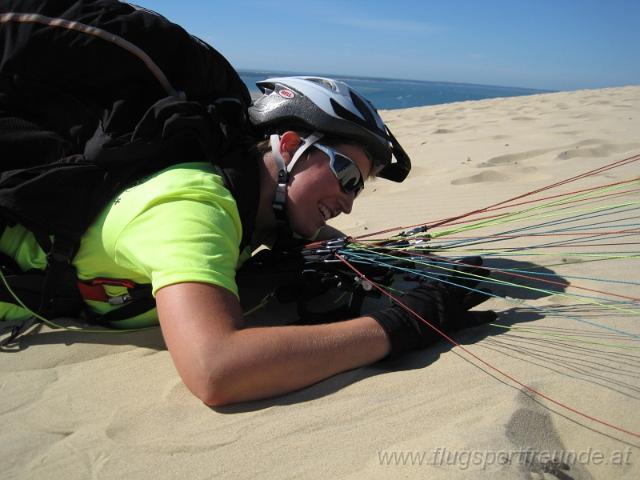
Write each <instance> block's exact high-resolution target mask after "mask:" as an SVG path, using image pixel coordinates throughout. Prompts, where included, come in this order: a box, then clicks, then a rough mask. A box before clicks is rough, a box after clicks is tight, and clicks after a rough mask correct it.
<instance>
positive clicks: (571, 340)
mask: <svg viewBox="0 0 640 480" xmlns="http://www.w3.org/2000/svg"><path fill="white" fill-rule="evenodd" d="M489 325H491V326H492V327H498V328H504V329H505V330H515V331H522V332H527V333H531V334H533V335H538V336H541V337H554V338H560V339H563V340H565V341H568V342H572V343H583V344H587V345H598V346H602V347H608V348H620V349H623V350H640V346H635V345H616V344H613V343H603V342H592V341H588V340H578V339H574V338H571V337H572V335H562V334H554V333H540V332H536V331H534V330H531V329H527V328H526V327H508V326H506V325H499V324H497V323H490V324H489Z"/></svg>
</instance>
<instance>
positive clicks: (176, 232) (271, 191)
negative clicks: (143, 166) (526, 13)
mask: <svg viewBox="0 0 640 480" xmlns="http://www.w3.org/2000/svg"><path fill="white" fill-rule="evenodd" d="M258 86H259V87H260V89H261V90H262V92H263V95H262V96H261V97H260V98H258V99H257V100H255V101H254V103H253V105H251V107H250V108H249V111H248V115H249V119H250V122H251V125H252V127H253V128H254V129H255V131H256V132H258V133H259V135H260V137H261V138H260V139H259V141H257V142H256V143H255V145H254V146H253V148H251V149H249V150H247V151H246V152H245V154H244V155H245V160H246V162H247V163H248V164H250V165H253V167H252V168H253V171H252V174H253V175H254V176H255V178H256V180H257V181H256V185H257V187H256V188H258V189H259V191H258V192H257V195H256V197H257V208H256V210H255V212H256V213H255V218H254V219H253V227H254V228H253V233H252V234H251V235H250V236H249V238H250V242H248V244H247V246H246V248H244V249H243V251H242V252H241V248H240V245H241V243H242V238H243V235H244V236H245V237H246V236H247V233H248V232H247V231H243V228H244V227H245V226H244V225H243V224H242V222H241V220H240V217H239V208H238V200H242V199H238V198H235V197H234V195H233V193H232V192H231V191H230V190H229V189H227V188H226V186H225V182H224V180H223V178H222V177H221V175H220V174H219V172H218V170H216V169H215V168H214V166H212V165H211V164H210V163H205V162H199V161H195V162H190V163H178V164H176V165H172V166H170V167H168V168H165V169H162V170H160V171H159V172H156V173H153V174H151V175H149V176H147V177H145V178H143V179H142V180H141V181H140V182H138V183H137V184H136V185H134V186H131V187H129V188H127V189H125V190H123V191H121V192H120V193H119V194H118V195H117V196H115V197H114V198H113V199H112V201H111V202H110V203H109V204H108V205H107V206H106V207H105V208H104V209H103V210H102V212H101V213H100V214H99V215H98V216H97V218H96V219H95V221H94V222H93V224H92V225H91V226H90V228H89V229H88V230H87V231H86V233H85V234H84V235H83V237H82V242H81V244H80V248H79V250H78V252H77V254H76V255H75V257H74V258H73V261H72V263H73V266H74V267H75V271H76V273H77V276H78V278H79V279H81V280H82V281H83V282H84V284H87V283H91V282H88V280H90V279H96V278H100V279H101V282H98V283H99V288H100V289H102V290H101V291H102V292H103V293H101V295H103V296H104V298H97V297H96V296H95V295H94V296H93V297H91V295H90V297H91V298H87V299H86V306H87V308H89V309H93V310H95V311H98V312H99V313H100V314H105V313H107V312H109V311H112V310H117V309H120V308H126V307H127V303H128V301H129V300H130V297H131V295H130V293H131V292H130V291H129V290H130V289H131V288H133V286H134V285H135V286H140V285H144V286H147V287H148V288H150V290H151V293H152V295H153V297H154V298H155V302H152V304H151V305H149V308H148V309H147V310H146V311H144V312H142V313H137V314H135V315H132V317H131V318H128V319H124V321H122V322H121V326H125V327H128V328H135V327H138V326H141V325H149V324H153V323H159V325H160V327H161V330H162V334H163V337H164V340H165V342H166V345H167V348H168V350H169V352H170V354H171V357H172V359H173V361H174V363H175V366H176V368H177V370H178V372H179V374H180V376H181V378H182V380H183V381H184V383H185V384H186V386H187V387H188V388H189V390H191V392H193V394H194V395H196V396H197V397H198V398H199V399H201V400H202V401H203V402H204V403H206V404H207V405H211V406H219V405H225V404H230V403H235V402H241V401H247V400H253V399H259V398H264V397H270V396H275V395H280V394H284V393H287V392H291V391H293V390H296V389H299V388H302V387H305V386H308V385H311V384H313V383H315V382H318V381H320V380H322V379H325V378H328V377H330V376H332V375H335V374H338V373H340V372H344V371H346V370H350V369H354V368H357V367H360V366H363V365H368V364H371V363H373V362H377V361H379V360H381V359H383V358H385V357H388V356H399V355H402V354H403V353H405V352H409V351H412V350H415V349H420V348H425V347H427V346H429V345H431V344H433V343H435V342H437V341H438V340H439V339H440V335H439V334H438V333H437V332H435V331H434V330H433V329H432V328H431V327H429V326H428V325H427V324H425V323H423V322H422V321H420V320H419V319H418V318H416V314H417V315H419V316H421V317H423V318H426V319H428V320H429V321H430V322H432V323H433V324H434V325H436V326H437V327H438V328H439V329H441V330H442V331H444V332H452V331H456V330H458V329H461V328H465V327H467V326H471V325H477V324H480V323H484V322H488V321H491V320H493V319H494V318H495V314H494V313H493V312H469V309H471V308H473V307H474V306H476V305H478V304H479V303H481V302H483V301H484V300H486V298H487V297H486V296H484V295H482V294H479V293H477V292H476V293H469V292H470V291H469V290H468V289H465V288H461V287H457V286H453V285H451V284H446V283H441V282H435V281H431V282H424V283H422V284H420V285H419V286H418V287H416V288H414V289H413V290H411V291H409V292H408V293H407V294H405V295H404V296H403V297H401V302H402V303H403V304H404V305H399V304H396V305H393V306H391V307H388V308H385V309H382V310H380V311H377V312H374V313H372V314H370V315H366V316H361V317H358V318H353V319H349V320H344V321H339V322H331V323H325V324H316V325H289V326H273V327H262V328H253V327H246V326H245V318H244V316H243V311H242V308H241V305H240V301H239V298H238V288H237V285H236V279H235V274H236V269H237V268H238V266H239V265H240V264H241V263H242V262H241V260H242V259H245V258H246V257H247V252H248V253H250V252H251V251H252V250H253V249H254V248H255V247H257V246H260V245H272V244H273V243H274V241H275V240H276V238H277V237H278V235H282V232H286V231H287V229H289V230H290V231H291V232H293V234H295V235H297V236H299V237H301V238H306V239H319V238H327V237H330V236H331V235H333V234H336V233H337V232H336V231H335V230H333V229H331V228H329V227H327V225H326V222H327V221H328V220H330V219H332V218H334V217H336V216H338V215H340V214H342V213H345V214H349V213H350V212H351V209H352V206H353V203H354V201H355V200H356V198H357V196H358V194H359V193H360V192H361V191H362V190H363V189H364V188H365V187H366V183H367V180H368V179H369V178H372V177H380V178H387V179H391V180H394V181H402V180H404V178H405V177H406V176H407V174H408V173H409V170H410V162H409V158H408V156H407V155H406V154H405V153H404V151H403V150H402V148H401V147H400V145H399V143H398V142H397V141H396V140H395V138H394V137H393V136H392V134H391V132H390V131H389V129H388V128H387V127H386V125H385V124H384V122H383V121H382V119H381V118H380V116H379V114H378V113H377V111H376V110H375V109H374V108H373V106H372V105H371V104H370V102H369V101H367V100H366V98H364V97H363V96H362V95H360V94H359V93H358V92H356V91H355V90H353V89H352V88H351V87H349V85H347V84H346V83H343V82H340V81H337V80H333V79H331V78H319V77H282V78H274V79H269V80H265V81H263V82H259V84H258ZM5 133H6V132H5ZM394 158H395V162H392V159H394ZM185 162H188V159H185ZM0 251H1V252H2V258H3V262H2V263H3V272H5V273H6V272H9V271H14V272H15V271H17V270H20V271H23V272H24V271H27V270H30V269H43V268H44V267H45V266H46V256H47V254H46V252H45V251H43V249H42V248H41V245H40V244H39V242H38V240H37V239H36V237H35V236H34V235H33V234H32V233H31V232H30V231H29V230H27V229H26V228H25V227H24V226H22V225H14V226H7V227H5V229H4V232H3V234H2V237H1V238H0ZM463 268H466V269H468V270H469V271H470V272H473V273H475V275H477V276H479V277H482V276H483V275H487V272H486V271H485V270H483V269H482V268H481V266H480V262H479V261H472V262H471V264H470V265H468V266H466V267H463ZM116 279H117V280H116ZM467 282H468V285H467V286H468V287H473V286H475V284H476V283H477V280H472V281H467ZM95 283H96V282H93V284H92V288H93V287H95ZM98 297H99V295H98ZM2 300H3V302H0V318H2V319H8V320H16V319H19V318H21V317H23V318H28V317H30V315H31V312H29V311H27V310H25V309H23V308H22V307H21V306H20V305H18V304H17V302H11V297H10V296H9V295H8V294H6V292H5V294H4V295H3V296H2ZM412 312H413V313H412Z"/></svg>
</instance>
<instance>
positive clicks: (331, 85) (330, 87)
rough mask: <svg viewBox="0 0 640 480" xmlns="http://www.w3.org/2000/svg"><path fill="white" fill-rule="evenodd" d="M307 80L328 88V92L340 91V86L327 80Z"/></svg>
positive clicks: (312, 78)
mask: <svg viewBox="0 0 640 480" xmlns="http://www.w3.org/2000/svg"><path fill="white" fill-rule="evenodd" d="M307 80H309V81H310V82H313V83H317V84H318V85H320V86H322V87H324V88H326V89H327V90H331V91H332V92H337V91H338V86H337V85H336V84H335V83H333V82H332V81H330V80H328V79H326V78H316V77H307Z"/></svg>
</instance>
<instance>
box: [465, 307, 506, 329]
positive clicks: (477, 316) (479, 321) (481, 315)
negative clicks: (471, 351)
mask: <svg viewBox="0 0 640 480" xmlns="http://www.w3.org/2000/svg"><path fill="white" fill-rule="evenodd" d="M497 318H498V314H497V313H496V312H494V311H493V310H482V311H479V312H469V313H468V315H467V318H466V322H465V323H466V326H467V327H474V326H478V325H484V324H486V323H491V322H494V321H495V320H496V319H497Z"/></svg>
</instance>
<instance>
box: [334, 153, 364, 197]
mask: <svg viewBox="0 0 640 480" xmlns="http://www.w3.org/2000/svg"><path fill="white" fill-rule="evenodd" d="M332 166H333V170H334V171H335V172H336V175H337V176H338V179H339V180H340V185H341V186H342V189H343V190H344V191H345V192H347V193H354V194H355V195H356V196H357V195H358V194H359V193H360V192H361V191H362V189H363V188H364V184H363V180H362V174H361V173H360V170H359V169H358V167H357V166H356V165H355V163H353V161H352V160H351V159H350V158H348V157H345V156H344V155H342V154H340V153H337V152H336V153H334V156H333V159H332Z"/></svg>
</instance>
